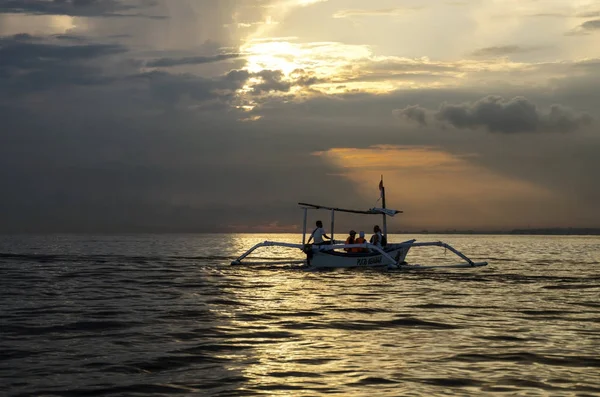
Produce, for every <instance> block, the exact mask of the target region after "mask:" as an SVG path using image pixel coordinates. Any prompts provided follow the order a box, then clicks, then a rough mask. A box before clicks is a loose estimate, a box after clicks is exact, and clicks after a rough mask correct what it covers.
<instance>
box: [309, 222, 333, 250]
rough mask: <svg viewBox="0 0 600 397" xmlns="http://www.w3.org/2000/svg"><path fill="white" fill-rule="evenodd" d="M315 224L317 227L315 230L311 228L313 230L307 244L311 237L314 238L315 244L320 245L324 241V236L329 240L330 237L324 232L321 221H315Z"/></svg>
mask: <svg viewBox="0 0 600 397" xmlns="http://www.w3.org/2000/svg"><path fill="white" fill-rule="evenodd" d="M316 226H317V227H316V228H315V230H313V232H312V233H311V234H310V237H309V239H308V242H307V244H310V241H311V240H312V239H313V238H314V239H315V245H322V244H323V243H325V241H324V240H323V239H324V238H326V239H327V240H331V237H329V236H328V235H326V234H325V229H323V222H321V221H317V223H316ZM327 243H329V242H327Z"/></svg>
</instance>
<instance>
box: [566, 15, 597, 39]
mask: <svg viewBox="0 0 600 397" xmlns="http://www.w3.org/2000/svg"><path fill="white" fill-rule="evenodd" d="M598 30H600V19H593V20H590V21H586V22H584V23H582V24H581V25H579V26H577V27H576V28H574V29H572V30H570V31H568V32H567V33H565V34H566V35H567V36H582V35H588V34H590V33H592V32H595V31H598Z"/></svg>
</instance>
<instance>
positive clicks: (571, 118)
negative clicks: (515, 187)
mask: <svg viewBox="0 0 600 397" xmlns="http://www.w3.org/2000/svg"><path fill="white" fill-rule="evenodd" d="M395 112H396V114H397V115H400V116H403V117H404V118H407V119H409V120H411V121H416V122H418V123H419V124H421V125H425V124H427V118H432V119H434V120H436V121H438V122H440V123H442V125H448V126H452V127H455V128H458V129H477V128H485V129H487V130H488V131H491V132H503V133H516V132H534V131H542V132H544V131H548V132H552V131H554V132H571V131H575V130H577V129H579V128H581V127H584V126H587V125H589V124H590V123H591V122H592V118H591V116H590V115H588V114H586V113H575V112H573V111H572V110H570V109H568V108H566V107H564V106H561V105H552V106H550V110H549V111H548V112H543V111H541V110H539V109H538V108H537V107H536V105H535V104H534V103H532V102H531V101H529V100H528V99H526V98H524V97H514V98H512V99H509V100H506V99H504V98H502V97H500V96H493V95H489V96H486V97H484V98H482V99H479V100H477V101H475V102H473V103H463V104H459V105H455V104H449V103H443V104H442V105H441V106H440V108H439V109H438V110H437V111H429V110H427V109H425V108H422V107H420V106H409V107H407V108H404V109H399V110H396V111H395Z"/></svg>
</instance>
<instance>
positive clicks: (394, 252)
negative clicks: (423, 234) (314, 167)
mask: <svg viewBox="0 0 600 397" xmlns="http://www.w3.org/2000/svg"><path fill="white" fill-rule="evenodd" d="M379 189H380V192H381V200H382V207H381V208H371V209H369V210H366V211H361V210H352V209H344V208H335V207H326V206H322V205H315V204H308V203H298V205H299V206H300V207H301V208H302V209H303V210H304V222H303V228H302V244H292V243H286V242H278V241H264V242H261V243H258V244H256V245H255V246H254V247H252V248H250V249H249V250H248V251H246V252H245V253H244V254H242V255H241V256H240V257H239V258H237V259H236V260H234V261H233V262H231V264H232V265H242V264H244V263H245V262H242V261H243V260H244V259H245V258H246V257H248V255H250V254H251V253H252V252H254V251H255V250H257V249H258V248H261V247H286V248H294V249H300V250H301V251H302V252H303V253H304V254H306V260H302V261H284V262H261V263H271V264H275V263H288V264H290V263H303V264H305V265H306V266H307V267H308V268H313V269H320V268H355V267H387V268H388V269H432V268H471V267H480V266H486V265H487V262H473V261H472V260H471V259H469V258H468V257H467V256H465V255H464V254H463V253H461V252H460V251H458V250H457V249H455V248H453V247H452V246H450V245H449V244H446V243H444V242H441V241H429V242H417V240H416V239H412V240H407V241H404V242H401V243H386V242H385V240H386V238H387V217H388V216H392V217H393V216H395V215H396V214H399V213H402V211H397V210H393V209H388V208H386V207H385V188H384V187H383V178H382V179H381V182H380V184H379ZM309 210H328V211H330V213H331V241H330V242H326V243H322V244H307V243H306V234H307V233H306V222H307V218H308V211H309ZM336 212H346V213H352V214H364V215H381V216H382V217H383V236H384V244H383V245H380V244H371V243H363V244H345V242H342V241H336V240H334V230H335V229H334V226H335V213H336ZM416 247H442V248H445V249H447V250H449V251H451V252H453V253H454V254H456V255H457V256H459V257H460V258H461V259H463V260H464V261H465V262H462V263H459V264H451V265H429V266H428V265H411V264H408V263H406V255H407V254H408V251H409V250H410V249H412V248H416ZM352 248H361V250H360V251H362V252H348V251H351V250H350V249H352ZM345 249H348V251H346V250H345ZM252 264H257V262H252Z"/></svg>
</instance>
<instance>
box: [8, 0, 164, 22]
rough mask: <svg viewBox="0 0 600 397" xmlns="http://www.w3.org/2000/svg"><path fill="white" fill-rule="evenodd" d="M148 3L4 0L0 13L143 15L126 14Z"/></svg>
mask: <svg viewBox="0 0 600 397" xmlns="http://www.w3.org/2000/svg"><path fill="white" fill-rule="evenodd" d="M148 5H153V2H148V1H146V2H144V1H141V2H138V5H131V4H130V3H127V4H125V2H123V1H120V0H4V1H2V2H0V13H13V14H34V15H68V16H74V17H124V16H142V15H141V14H126V13H125V12H130V11H132V10H135V9H139V8H142V7H146V6H148ZM151 18H157V17H151ZM158 18H160V17H158Z"/></svg>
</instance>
